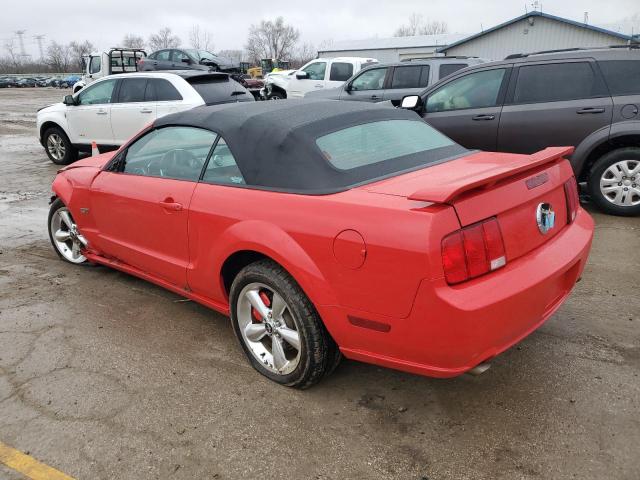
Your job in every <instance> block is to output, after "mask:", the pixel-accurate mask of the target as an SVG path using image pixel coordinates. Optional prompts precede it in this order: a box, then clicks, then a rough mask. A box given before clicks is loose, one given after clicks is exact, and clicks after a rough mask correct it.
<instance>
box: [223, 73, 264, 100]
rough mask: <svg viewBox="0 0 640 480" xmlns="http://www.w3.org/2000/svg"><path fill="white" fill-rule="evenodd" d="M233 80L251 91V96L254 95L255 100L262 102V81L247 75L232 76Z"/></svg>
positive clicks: (237, 74)
mask: <svg viewBox="0 0 640 480" xmlns="http://www.w3.org/2000/svg"><path fill="white" fill-rule="evenodd" d="M231 78H233V79H234V80H235V81H236V82H238V83H239V84H241V85H242V86H243V87H244V88H246V89H247V90H249V91H250V92H251V95H253V98H255V99H256V100H260V90H261V89H262V88H263V87H264V82H263V81H262V80H260V79H258V78H254V77H252V76H251V75H248V74H246V73H245V74H240V73H236V74H231Z"/></svg>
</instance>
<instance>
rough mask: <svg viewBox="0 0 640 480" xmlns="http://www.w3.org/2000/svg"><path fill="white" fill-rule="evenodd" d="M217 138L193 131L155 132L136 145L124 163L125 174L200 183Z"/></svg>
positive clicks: (181, 128) (162, 129)
mask: <svg viewBox="0 0 640 480" xmlns="http://www.w3.org/2000/svg"><path fill="white" fill-rule="evenodd" d="M216 137H217V135H216V134H215V133H213V132H210V131H209V130H204V129H202V128H194V127H165V128H160V129H157V130H152V131H150V132H149V133H147V134H146V135H144V136H143V137H141V138H139V139H138V140H136V142H134V143H133V144H132V145H131V146H130V147H129V148H128V149H127V153H126V157H125V160H124V169H123V170H122V171H123V172H124V173H129V174H133V175H144V176H148V177H163V178H173V179H176V180H190V181H193V182H196V181H198V179H199V178H200V174H201V173H202V167H204V164H205V162H206V160H207V157H208V156H209V151H210V150H211V147H212V145H213V142H214V141H215V140H216Z"/></svg>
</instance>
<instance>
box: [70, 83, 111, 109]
mask: <svg viewBox="0 0 640 480" xmlns="http://www.w3.org/2000/svg"><path fill="white" fill-rule="evenodd" d="M115 85H116V80H115V79H113V80H103V81H102V82H96V83H94V84H92V85H89V86H88V87H85V88H83V89H82V90H81V91H80V93H79V94H78V105H98V104H103V103H111V96H112V95H113V87H115Z"/></svg>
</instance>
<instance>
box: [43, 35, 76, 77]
mask: <svg viewBox="0 0 640 480" xmlns="http://www.w3.org/2000/svg"><path fill="white" fill-rule="evenodd" d="M71 58H72V54H71V49H70V48H69V46H68V45H63V44H61V43H58V42H56V41H55V40H54V41H53V42H51V43H50V44H49V46H48V47H47V52H46V58H45V62H46V64H47V65H48V66H49V67H50V68H51V70H53V71H54V72H59V73H63V72H68V71H69V66H70V64H71Z"/></svg>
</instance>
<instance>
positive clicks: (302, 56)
mask: <svg viewBox="0 0 640 480" xmlns="http://www.w3.org/2000/svg"><path fill="white" fill-rule="evenodd" d="M317 56H318V50H317V49H316V48H315V47H314V46H313V44H312V43H303V44H302V45H299V46H298V47H297V48H295V49H294V50H293V53H292V54H291V67H292V68H300V67H301V66H302V65H304V64H305V63H307V62H308V61H309V60H313V59H314V58H316V57H317Z"/></svg>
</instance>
